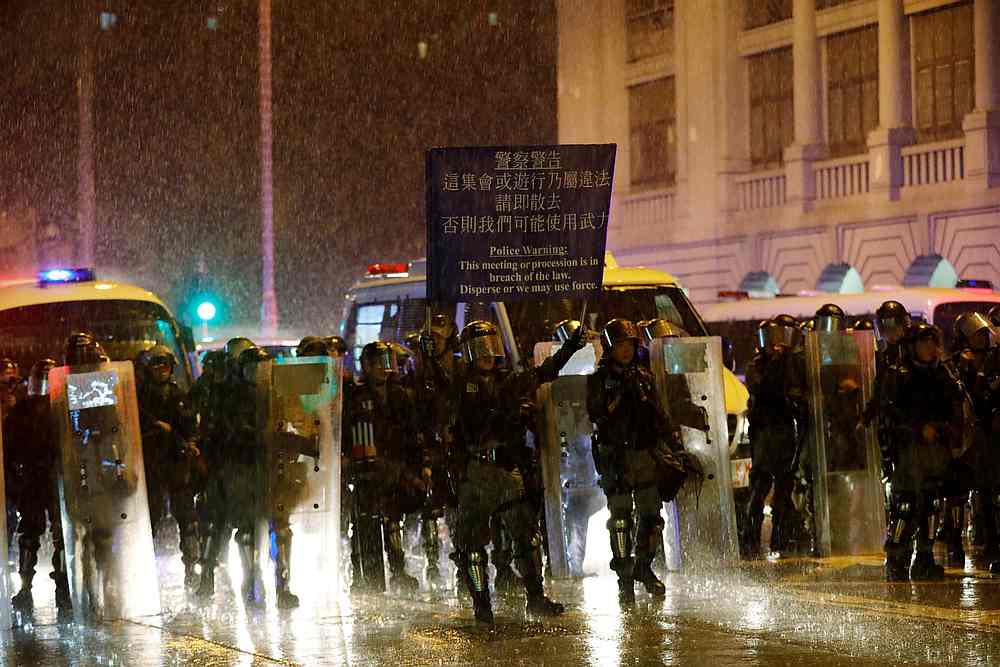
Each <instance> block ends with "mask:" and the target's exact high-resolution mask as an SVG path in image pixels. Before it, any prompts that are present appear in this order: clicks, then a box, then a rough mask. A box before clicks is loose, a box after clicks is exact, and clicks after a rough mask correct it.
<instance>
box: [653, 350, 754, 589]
mask: <svg viewBox="0 0 1000 667" xmlns="http://www.w3.org/2000/svg"><path fill="white" fill-rule="evenodd" d="M650 365H651V367H652V371H653V374H654V376H655V378H656V387H657V393H658V395H659V398H660V400H661V401H662V402H663V404H664V406H665V407H666V409H667V411H668V412H669V413H670V415H671V418H672V419H673V421H674V423H675V424H679V425H680V430H681V434H682V438H683V441H684V448H685V449H686V450H687V451H688V452H689V453H691V454H694V455H695V456H696V457H697V458H698V460H699V461H700V463H701V465H702V468H703V469H704V473H705V475H704V479H703V480H699V479H695V478H694V477H689V478H688V480H687V481H686V482H685V484H684V487H683V488H682V489H681V491H680V493H678V494H677V498H675V499H674V502H673V503H670V505H671V506H668V511H667V529H666V530H665V532H664V534H665V541H666V555H667V560H668V564H669V565H670V566H671V569H675V568H681V567H682V568H684V569H685V570H687V571H698V570H711V569H716V568H718V567H719V566H720V565H722V564H725V563H729V562H735V561H736V560H737V558H738V544H737V537H736V535H737V532H736V508H735V506H734V504H733V487H732V480H731V466H730V461H729V429H728V426H727V423H726V398H725V394H724V393H723V379H722V369H723V363H722V341H721V339H719V338H717V337H713V338H658V339H656V340H654V341H653V342H652V343H651V344H650Z"/></svg>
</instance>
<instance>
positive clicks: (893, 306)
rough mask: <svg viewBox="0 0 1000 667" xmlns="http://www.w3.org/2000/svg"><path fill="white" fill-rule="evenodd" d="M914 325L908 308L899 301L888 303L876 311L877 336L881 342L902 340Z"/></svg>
mask: <svg viewBox="0 0 1000 667" xmlns="http://www.w3.org/2000/svg"><path fill="white" fill-rule="evenodd" d="M912 323H913V321H912V320H911V319H910V313H909V311H907V310H906V306H904V305H903V304H901V303H900V302H898V301H886V302H885V303H883V304H882V305H881V306H879V307H878V310H876V311H875V335H876V336H878V338H879V340H888V339H889V338H895V339H896V340H899V339H901V338H902V337H903V336H905V335H906V332H907V330H908V329H909V328H910V325H911V324H912Z"/></svg>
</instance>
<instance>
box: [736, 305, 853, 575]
mask: <svg viewBox="0 0 1000 667" xmlns="http://www.w3.org/2000/svg"><path fill="white" fill-rule="evenodd" d="M816 319H817V320H819V319H820V318H819V317H817V318H816ZM832 324H833V322H831V321H825V322H823V323H822V324H820V323H819V322H817V323H816V326H817V328H819V327H823V326H827V325H832ZM799 336H800V330H799V328H798V327H797V326H795V324H794V319H793V318H791V317H790V316H783V317H782V318H781V319H780V320H779V319H778V318H775V319H774V320H765V321H763V322H761V323H760V324H759V325H758V326H757V345H758V348H757V353H756V354H755V355H754V357H753V359H752V360H751V362H750V364H749V365H748V367H747V373H746V382H747V388H748V389H749V390H750V405H749V407H750V448H751V460H752V467H751V469H750V489H751V492H750V501H749V503H748V506H747V523H746V534H745V535H744V536H743V539H741V540H740V548H741V551H742V553H743V555H744V556H745V557H749V558H756V557H758V556H759V554H760V533H761V528H762V525H763V522H764V499H765V498H766V497H767V495H768V493H769V492H770V491H771V489H772V487H773V488H774V496H773V500H772V502H771V508H772V511H771V518H772V539H771V548H772V550H775V551H780V550H782V549H784V547H785V544H784V543H783V542H782V539H783V538H782V535H781V533H782V531H783V530H785V529H786V527H787V525H788V516H787V515H788V514H790V513H791V511H792V509H793V508H792V505H791V502H792V500H791V494H792V490H793V488H794V484H795V472H796V469H797V468H798V464H799V460H798V459H799V453H800V448H801V446H802V442H801V437H802V436H801V434H802V432H803V431H804V429H803V428H802V421H803V419H804V415H805V409H806V408H805V389H806V378H805V365H804V363H803V361H802V358H801V357H800V356H799V355H798V354H796V353H795V349H796V347H797V346H798V344H799Z"/></svg>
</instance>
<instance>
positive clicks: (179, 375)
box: [0, 300, 190, 389]
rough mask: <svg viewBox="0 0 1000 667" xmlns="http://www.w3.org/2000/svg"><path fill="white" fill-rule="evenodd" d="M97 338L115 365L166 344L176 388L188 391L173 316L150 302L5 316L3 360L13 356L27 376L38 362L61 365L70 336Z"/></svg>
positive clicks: (0, 337)
mask: <svg viewBox="0 0 1000 667" xmlns="http://www.w3.org/2000/svg"><path fill="white" fill-rule="evenodd" d="M80 331H86V332H88V333H90V334H92V335H93V336H94V337H95V338H96V339H97V340H98V341H99V342H100V343H101V346H102V347H103V348H104V351H105V352H107V353H108V356H110V357H111V359H112V360H114V361H133V360H134V359H135V357H136V355H138V354H139V353H140V352H142V351H143V350H145V349H147V348H149V347H152V346H153V345H157V344H160V345H166V346H167V347H168V348H170V350H171V351H172V352H173V353H174V356H175V357H176V358H177V363H178V367H177V371H176V373H175V376H176V380H177V383H178V384H179V385H180V386H181V387H182V388H183V389H188V388H189V385H190V375H189V370H188V366H187V358H186V355H185V354H184V351H183V349H182V347H181V344H180V338H179V331H178V329H177V326H176V324H175V323H174V321H173V319H172V318H171V317H170V314H169V313H167V311H166V310H164V309H163V307H161V306H159V305H158V304H155V303H151V302H148V301H130V300H109V301H64V302H59V303H45V304H36V305H31V306H22V307H20V308H10V309H7V310H3V311H0V356H5V357H10V358H11V359H13V360H14V361H16V362H17V363H18V364H19V365H20V367H21V374H22V375H26V374H27V373H28V371H29V370H30V369H31V366H32V364H34V363H35V362H36V361H38V360H39V359H44V358H46V357H51V358H52V359H55V360H56V361H57V362H59V363H60V364H61V363H62V362H63V358H64V356H65V353H66V341H67V339H68V338H69V337H70V335H72V334H74V333H77V332H80Z"/></svg>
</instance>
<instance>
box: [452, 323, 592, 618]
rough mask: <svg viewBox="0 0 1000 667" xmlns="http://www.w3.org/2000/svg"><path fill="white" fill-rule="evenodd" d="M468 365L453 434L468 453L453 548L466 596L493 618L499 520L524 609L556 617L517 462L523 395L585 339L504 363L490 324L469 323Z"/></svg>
mask: <svg viewBox="0 0 1000 667" xmlns="http://www.w3.org/2000/svg"><path fill="white" fill-rule="evenodd" d="M460 344H461V347H462V355H463V357H464V358H465V362H466V364H467V366H468V367H467V369H466V372H465V374H464V375H463V377H462V378H461V379H460V380H459V381H457V382H456V383H455V385H454V386H455V398H454V409H455V436H456V439H457V440H458V443H459V444H458V446H459V447H461V449H462V453H463V454H465V456H466V460H467V463H466V466H465V471H464V479H463V480H462V482H461V484H460V486H459V492H458V517H457V524H458V525H457V526H456V531H455V532H456V534H455V536H454V541H455V546H456V547H457V551H458V555H457V558H458V563H459V569H460V571H461V572H462V575H463V577H464V578H465V584H466V586H467V588H468V590H469V592H470V594H471V595H472V602H473V606H474V608H475V615H476V620H477V621H479V622H483V623H492V622H493V608H492V603H491V600H490V588H489V575H488V572H487V569H486V566H487V563H486V549H485V547H486V544H487V543H488V542H489V541H490V530H489V520H490V517H494V518H495V519H499V520H500V521H502V522H503V524H504V528H505V529H506V530H507V531H508V534H509V535H510V536H511V539H512V541H513V543H514V546H513V552H514V563H515V566H516V568H517V570H518V573H519V574H520V575H521V580H522V583H523V584H524V588H525V592H526V594H527V611H528V612H529V613H532V614H539V615H557V614H561V613H562V612H563V611H564V607H563V606H562V605H561V604H559V603H557V602H553V601H552V600H550V599H549V598H547V597H546V596H545V591H544V584H543V578H542V577H543V572H542V538H541V535H540V534H539V527H538V521H537V515H536V511H535V506H534V505H533V504H532V503H531V501H530V499H529V498H528V497H527V495H526V493H525V484H524V478H523V475H522V472H521V470H520V469H519V465H522V464H523V461H522V460H521V457H522V456H523V455H524V452H525V450H526V447H525V424H524V423H523V421H522V419H521V418H520V417H521V410H522V401H523V399H524V397H525V396H529V395H533V394H534V392H535V390H536V389H537V388H538V386H539V385H540V384H542V383H545V382H551V381H553V380H555V379H556V377H558V375H559V371H560V370H561V369H562V367H563V366H565V365H566V362H567V361H569V358H570V357H571V356H572V355H573V353H574V352H576V351H577V350H578V349H580V347H581V346H582V345H583V329H582V328H580V329H579V330H578V332H577V333H576V334H575V335H574V336H573V338H571V339H570V340H569V341H567V343H565V344H564V345H563V346H562V347H561V348H560V349H559V351H558V352H556V353H555V354H554V355H553V356H552V357H550V358H548V359H546V360H545V361H544V362H543V363H542V364H541V365H539V366H537V367H535V368H531V369H526V370H513V369H510V368H506V367H503V366H502V364H503V361H504V359H505V353H504V348H503V343H502V342H501V340H500V335H499V333H498V331H497V327H496V325H494V324H492V323H490V322H484V321H475V322H471V323H469V324H467V325H466V326H465V328H464V329H463V330H462V334H461V336H460Z"/></svg>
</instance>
